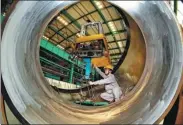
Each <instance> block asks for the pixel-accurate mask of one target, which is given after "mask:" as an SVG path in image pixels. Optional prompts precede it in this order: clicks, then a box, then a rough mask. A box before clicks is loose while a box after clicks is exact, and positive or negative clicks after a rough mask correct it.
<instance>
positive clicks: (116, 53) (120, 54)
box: [110, 53, 122, 56]
mask: <svg viewBox="0 0 183 125" xmlns="http://www.w3.org/2000/svg"><path fill="white" fill-rule="evenodd" d="M121 54H122V53H115V54H110V56H117V55H121Z"/></svg>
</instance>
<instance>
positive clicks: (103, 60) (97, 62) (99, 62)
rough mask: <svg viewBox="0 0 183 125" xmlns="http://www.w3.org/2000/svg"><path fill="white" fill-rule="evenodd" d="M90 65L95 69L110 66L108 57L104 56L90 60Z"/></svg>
mask: <svg viewBox="0 0 183 125" xmlns="http://www.w3.org/2000/svg"><path fill="white" fill-rule="evenodd" d="M91 63H92V65H94V66H96V67H105V66H107V65H111V61H110V59H109V57H106V56H102V57H99V58H92V60H91Z"/></svg>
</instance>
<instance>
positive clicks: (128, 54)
mask: <svg viewBox="0 0 183 125" xmlns="http://www.w3.org/2000/svg"><path fill="white" fill-rule="evenodd" d="M86 5H87V6H89V8H86ZM145 56H146V55H145V42H144V39H143V36H142V33H141V30H140V29H139V27H138V25H137V24H136V22H135V21H134V20H133V19H132V18H131V17H130V16H129V15H128V14H127V13H126V12H124V11H123V10H121V9H120V8H118V7H116V6H115V5H113V4H111V3H109V2H104V1H91V2H90V1H83V2H77V3H75V4H71V5H70V6H67V7H65V8H63V9H62V10H61V11H59V12H58V13H57V14H56V16H54V17H53V18H52V20H51V21H50V22H49V24H48V25H47V27H46V29H45V31H44V35H43V37H42V39H41V43H40V57H39V58H40V63H41V67H42V71H43V74H44V76H45V78H46V79H47V81H48V83H49V85H50V86H51V87H52V88H53V89H54V90H55V91H56V92H57V94H58V95H60V96H62V98H64V100H65V101H69V102H71V103H74V104H80V105H84V106H106V105H110V104H112V103H114V102H121V101H122V100H123V98H125V97H126V95H127V94H128V93H129V92H130V91H131V90H132V89H133V88H134V87H135V85H136V84H137V83H138V80H139V79H140V77H141V74H142V72H143V69H144V65H145ZM108 65H111V66H112V67H114V68H113V69H112V70H111V71H112V72H111V74H105V67H106V66H108ZM95 67H98V68H95ZM97 69H98V70H101V71H102V72H103V74H105V76H103V75H101V73H100V72H99V71H98V70H97ZM113 76H114V77H113ZM104 77H105V78H104ZM110 78H112V81H111V83H110V82H109V80H110ZM90 81H91V82H90ZM90 84H95V85H90ZM52 88H51V89H52ZM116 88H117V89H116ZM115 93H117V94H116V95H114V94H115ZM116 98H117V99H116ZM115 99H116V100H115Z"/></svg>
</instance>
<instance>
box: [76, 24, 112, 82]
mask: <svg viewBox="0 0 183 125" xmlns="http://www.w3.org/2000/svg"><path fill="white" fill-rule="evenodd" d="M90 28H96V29H97V34H92V35H87V31H88V29H90ZM73 54H74V55H76V56H77V57H79V58H82V59H83V61H84V62H85V63H86V68H85V71H86V72H85V78H86V79H89V78H90V73H91V68H92V67H91V66H92V65H94V66H97V67H104V66H106V65H109V64H111V60H110V56H109V50H108V45H107V39H106V37H105V35H104V31H103V27H102V23H101V22H90V23H87V24H84V25H82V27H81V32H80V37H79V38H77V39H76V44H75V48H74V52H73Z"/></svg>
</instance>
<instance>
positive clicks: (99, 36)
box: [76, 34, 105, 43]
mask: <svg viewBox="0 0 183 125" xmlns="http://www.w3.org/2000/svg"><path fill="white" fill-rule="evenodd" d="M104 38H105V36H104V35H103V34H96V35H91V36H81V37H79V38H77V39H76V43H84V42H88V41H92V40H99V39H104Z"/></svg>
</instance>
